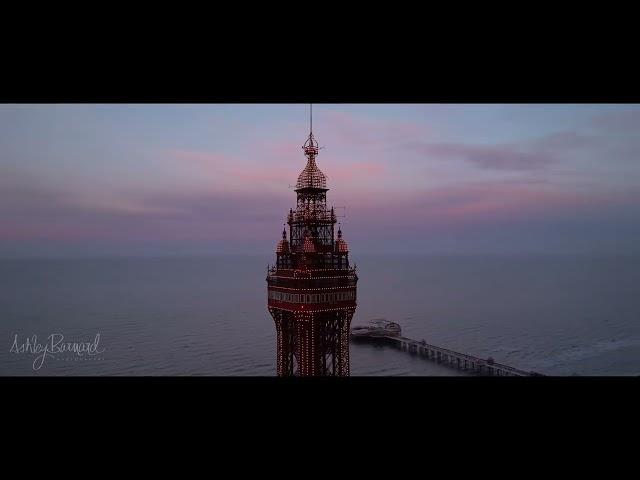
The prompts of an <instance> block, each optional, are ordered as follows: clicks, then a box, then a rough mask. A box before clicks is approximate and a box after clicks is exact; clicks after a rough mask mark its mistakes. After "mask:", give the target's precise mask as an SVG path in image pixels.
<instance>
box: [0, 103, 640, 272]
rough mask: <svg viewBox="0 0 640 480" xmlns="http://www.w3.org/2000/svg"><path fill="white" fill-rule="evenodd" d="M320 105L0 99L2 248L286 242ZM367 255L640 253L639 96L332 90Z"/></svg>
mask: <svg viewBox="0 0 640 480" xmlns="http://www.w3.org/2000/svg"><path fill="white" fill-rule="evenodd" d="M308 117H309V106H308V105H303V104H259V105H249V104H242V105H126V104H120V105H119V104H112V105H0V220H1V221H0V257H9V258H14V257H23V256H29V257H34V256H35V257H59V256H64V257H66V256H104V255H203V254H206V255H209V254H229V253H232V254H243V253H247V254H269V253H272V252H273V251H274V249H275V245H276V242H277V240H278V239H279V238H280V232H281V231H282V225H283V223H284V222H285V220H286V214H287V212H288V211H289V208H291V207H293V206H294V205H295V193H294V191H293V188H290V186H291V185H294V184H295V181H296V179H297V176H298V174H299V173H300V171H301V170H302V169H303V168H304V166H305V163H306V158H305V157H304V155H303V152H302V149H301V146H302V144H303V143H304V141H305V139H306V137H307V135H308V131H309V124H308ZM313 125H314V135H315V137H316V138H317V140H318V141H319V143H320V145H321V146H324V147H325V148H324V149H323V150H321V151H320V155H319V156H318V159H317V163H318V166H319V168H320V169H321V170H322V171H323V172H324V173H325V174H326V176H327V182H328V187H329V188H330V190H329V192H328V193H327V199H328V203H329V205H334V206H336V207H343V206H346V210H343V209H341V208H340V209H338V210H337V213H339V214H342V213H343V212H345V213H346V216H345V217H344V218H341V221H342V227H343V231H344V234H345V238H346V240H347V241H348V242H349V244H350V246H351V249H352V252H353V257H354V258H355V259H356V260H357V258H358V255H359V254H363V255H366V254H375V253H411V254H416V253H424V254H440V253H455V254H457V253H462V254H475V253H482V254H484V253H487V254H501V253H505V254H513V253H578V254H595V253H621V254H626V253H640V222H639V219H640V181H639V180H640V137H639V135H638V134H639V132H640V106H638V105H455V104H454V105H447V104H433V105H414V104H400V105H393V104H373V105H364V104H355V105H349V104H317V105H314V119H313Z"/></svg>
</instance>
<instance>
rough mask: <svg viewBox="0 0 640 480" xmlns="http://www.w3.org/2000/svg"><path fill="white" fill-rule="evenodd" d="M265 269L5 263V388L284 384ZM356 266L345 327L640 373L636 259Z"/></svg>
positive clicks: (0, 324) (393, 356)
mask: <svg viewBox="0 0 640 480" xmlns="http://www.w3.org/2000/svg"><path fill="white" fill-rule="evenodd" d="M272 260H273V259H272V258H271V257H269V256H264V257H261V256H225V257H201V258H196V257H192V258H191V257H164V258H92V259H89V258H85V259H14V260H0V375H3V376H17V375H19V376H66V375H85V376H86V375H89V376H111V375H118V376H122V375H125V376H165V375H171V376H176V375H179V376H185V375H201V376H202V375H204V376H275V373H276V370H275V363H276V356H275V352H276V350H275V346H276V335H275V327H274V323H273V320H272V319H271V317H270V315H269V313H268V311H267V306H266V303H267V290H266V280H265V279H266V274H267V265H268V263H269V262H271V261H272ZM355 261H356V264H357V273H358V276H359V282H358V307H357V310H356V313H355V316H354V318H353V321H352V325H363V324H366V323H367V322H369V321H370V320H373V319H378V318H385V319H387V320H391V321H394V322H397V323H399V324H400V325H401V327H402V331H403V335H404V336H407V337H410V338H414V339H416V340H423V339H424V340H425V341H426V342H427V343H430V344H433V345H437V346H440V347H444V348H449V349H452V350H456V351H459V352H464V353H468V354H471V355H475V356H479V357H481V358H487V357H493V358H494V359H495V361H497V362H500V363H505V364H508V365H511V366H514V367H517V368H520V369H525V370H532V371H536V372H539V373H542V374H545V375H560V376H573V375H581V376H582V375H634V376H636V375H640V257H638V256H614V255H608V256H586V255H582V256H580V255H574V256H572V255H529V256H524V255H523V256H472V255H459V256H453V255H449V256H446V255H445V256H416V257H411V256H402V255H398V256H361V257H356V258H355ZM54 341H55V342H54ZM51 342H54V343H56V345H57V348H58V350H57V351H56V352H49V353H47V350H46V348H48V347H47V345H49V346H50V344H51ZM38 346H39V347H38ZM38 348H40V351H38ZM42 349H45V350H42ZM43 351H44V355H43V353H42V352H43ZM350 356H351V374H352V376H407V375H408V376H450V375H464V374H465V373H464V372H459V371H456V370H453V369H451V368H449V367H446V366H443V365H438V364H436V363H434V362H433V361H429V360H427V359H425V358H421V357H418V356H412V355H409V354H408V353H407V352H404V351H400V350H397V349H395V348H393V347H391V346H382V345H371V344H366V343H365V344H352V345H351V350H350Z"/></svg>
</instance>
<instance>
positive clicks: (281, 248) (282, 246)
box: [276, 229, 289, 254]
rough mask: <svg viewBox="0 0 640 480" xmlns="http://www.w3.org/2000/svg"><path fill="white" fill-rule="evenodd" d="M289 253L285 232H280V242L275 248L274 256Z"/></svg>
mask: <svg viewBox="0 0 640 480" xmlns="http://www.w3.org/2000/svg"><path fill="white" fill-rule="evenodd" d="M278 253H279V254H283V253H289V242H287V231H286V230H284V229H283V230H282V240H280V241H279V242H278V246H277V247H276V254H278Z"/></svg>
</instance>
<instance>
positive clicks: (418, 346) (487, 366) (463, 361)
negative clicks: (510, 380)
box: [362, 335, 542, 377]
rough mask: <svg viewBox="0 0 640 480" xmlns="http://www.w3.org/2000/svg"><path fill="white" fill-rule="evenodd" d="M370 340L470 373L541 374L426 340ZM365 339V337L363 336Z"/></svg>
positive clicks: (382, 336)
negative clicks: (382, 342)
mask: <svg viewBox="0 0 640 480" xmlns="http://www.w3.org/2000/svg"><path fill="white" fill-rule="evenodd" d="M366 338H367V339H368V340H382V341H384V342H385V343H391V344H393V345H395V346H396V347H397V348H399V349H400V350H405V351H407V352H409V353H411V354H414V355H419V356H421V357H426V358H428V359H430V360H434V361H436V362H437V363H440V364H445V365H448V366H451V367H454V368H457V369H458V370H466V371H468V372H470V373H477V374H480V375H492V376H493V375H495V376H505V377H514V376H515V377H529V376H541V375H542V374H540V373H537V372H527V371H525V370H520V369H518V368H514V367H511V366H509V365H503V364H501V363H496V362H495V361H494V360H493V359H492V358H488V359H483V358H478V357H474V356H473V355H467V354H465V353H460V352H454V351H453V350H449V349H446V348H442V347H436V346H435V345H429V344H428V343H426V342H425V341H424V340H422V341H418V340H413V339H411V338H407V337H402V336H393V335H380V336H370V337H369V336H367V337H366ZM362 339H364V338H362Z"/></svg>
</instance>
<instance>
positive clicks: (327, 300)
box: [267, 128, 358, 376]
mask: <svg viewBox="0 0 640 480" xmlns="http://www.w3.org/2000/svg"><path fill="white" fill-rule="evenodd" d="M302 148H303V151H304V154H305V156H306V157H307V164H306V166H305V167H304V169H303V170H302V172H301V173H300V175H299V176H298V181H297V182H296V188H295V192H296V195H297V202H296V208H295V210H294V209H290V210H289V214H288V217H287V224H288V227H289V232H288V235H287V230H286V228H285V229H284V230H283V231H282V239H281V240H280V241H279V242H278V244H277V247H276V263H275V265H273V266H270V267H269V269H268V274H267V292H268V295H267V296H268V300H267V303H268V308H269V313H270V314H271V316H272V317H273V320H274V322H275V325H276V333H277V373H278V375H279V376H291V375H298V376H319V375H335V376H348V375H349V331H350V324H351V319H352V317H353V314H354V312H355V309H356V284H357V281H358V276H357V275H356V270H355V267H351V266H350V264H349V248H348V245H347V242H346V241H345V240H344V239H343V237H342V230H341V229H340V227H338V231H337V232H336V231H335V226H336V223H337V219H336V215H335V212H334V209H333V208H331V209H329V208H328V207H327V199H326V196H327V191H328V190H329V189H328V188H327V179H326V177H325V175H324V174H323V173H322V171H321V170H320V169H319V168H318V166H317V165H316V157H317V155H318V153H319V150H320V148H319V146H318V142H317V141H316V139H315V138H314V136H313V130H312V128H311V129H310V132H309V136H308V137H307V140H306V142H305V143H304V145H303V146H302ZM336 233H337V235H336Z"/></svg>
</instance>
